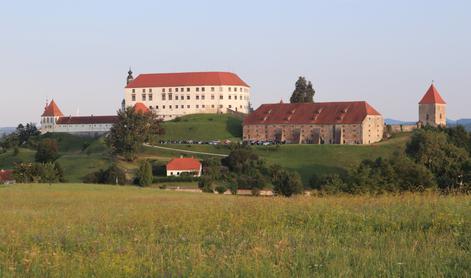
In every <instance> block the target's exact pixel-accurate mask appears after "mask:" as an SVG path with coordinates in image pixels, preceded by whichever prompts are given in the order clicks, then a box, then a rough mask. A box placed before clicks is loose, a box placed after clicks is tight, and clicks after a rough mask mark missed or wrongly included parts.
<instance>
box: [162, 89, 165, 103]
mask: <svg viewBox="0 0 471 278" xmlns="http://www.w3.org/2000/svg"><path fill="white" fill-rule="evenodd" d="M164 90H165V89H164ZM162 100H165V94H162Z"/></svg>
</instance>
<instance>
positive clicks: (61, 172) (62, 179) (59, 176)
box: [54, 161, 66, 182]
mask: <svg viewBox="0 0 471 278" xmlns="http://www.w3.org/2000/svg"><path fill="white" fill-rule="evenodd" d="M54 169H55V170H56V174H57V179H58V181H59V182H66V180H65V177H64V170H63V169H62V166H61V165H60V164H59V162H57V161H56V162H55V163H54Z"/></svg>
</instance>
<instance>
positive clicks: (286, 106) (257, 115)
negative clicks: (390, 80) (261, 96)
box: [244, 101, 381, 125]
mask: <svg viewBox="0 0 471 278" xmlns="http://www.w3.org/2000/svg"><path fill="white" fill-rule="evenodd" d="M368 115H374V116H381V114H380V113H379V112H378V111H376V110H375V109H374V108H373V107H372V106H371V105H369V104H368V103H367V102H365V101H355V102H319V103H276V104H263V105H262V106H260V107H259V108H258V109H257V110H255V111H254V112H253V113H251V114H250V115H249V116H248V117H246V118H245V119H244V125H253V124H360V123H362V122H363V120H364V119H365V118H366V116H368Z"/></svg>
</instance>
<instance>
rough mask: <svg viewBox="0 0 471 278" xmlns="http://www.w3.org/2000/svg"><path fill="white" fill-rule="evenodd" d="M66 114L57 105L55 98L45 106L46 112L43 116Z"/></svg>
mask: <svg viewBox="0 0 471 278" xmlns="http://www.w3.org/2000/svg"><path fill="white" fill-rule="evenodd" d="M62 116H64V115H63V114H62V112H61V110H60V109H59V107H58V106H57V104H56V102H55V101H54V100H51V103H49V105H47V106H46V108H44V113H43V114H42V115H41V117H62Z"/></svg>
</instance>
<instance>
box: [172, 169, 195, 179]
mask: <svg viewBox="0 0 471 278" xmlns="http://www.w3.org/2000/svg"><path fill="white" fill-rule="evenodd" d="M201 170H202V169H201V168H200V169H199V170H198V171H195V170H167V177H179V176H181V175H182V174H183V173H190V174H194V175H193V177H201Z"/></svg>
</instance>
